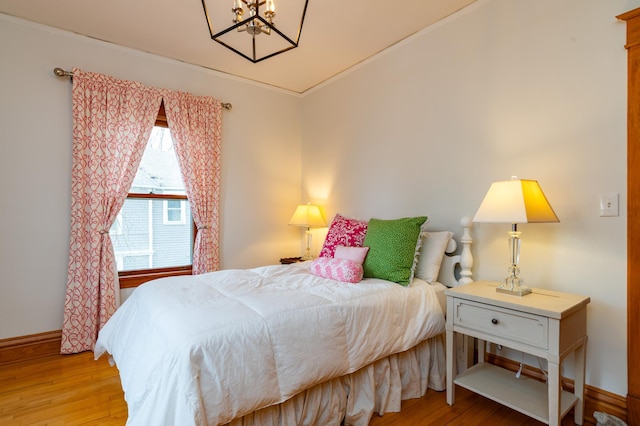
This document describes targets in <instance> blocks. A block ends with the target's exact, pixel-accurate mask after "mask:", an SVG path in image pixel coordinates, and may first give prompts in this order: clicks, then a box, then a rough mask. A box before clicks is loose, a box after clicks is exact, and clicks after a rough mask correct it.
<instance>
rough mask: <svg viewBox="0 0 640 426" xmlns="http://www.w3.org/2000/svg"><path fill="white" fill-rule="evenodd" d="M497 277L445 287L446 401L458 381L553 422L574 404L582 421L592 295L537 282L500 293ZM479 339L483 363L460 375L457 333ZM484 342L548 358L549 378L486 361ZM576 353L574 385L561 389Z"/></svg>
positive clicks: (578, 420)
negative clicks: (520, 292)
mask: <svg viewBox="0 0 640 426" xmlns="http://www.w3.org/2000/svg"><path fill="white" fill-rule="evenodd" d="M498 285H499V283H497V282H489V281H476V282H472V283H470V284H466V285H463V286H459V287H454V288H451V289H448V290H447V291H446V295H447V325H446V330H447V403H448V404H449V405H453V403H454V399H455V386H454V384H455V385H458V386H462V387H463V388H466V389H469V390H471V391H473V392H476V393H478V394H480V395H483V396H485V397H487V398H489V399H492V400H494V401H496V402H499V403H501V404H504V405H506V406H507V407H510V408H513V409H514V410H517V411H519V412H521V413H523V414H526V415H528V416H530V417H533V418H534V419H536V420H539V421H541V422H544V423H547V424H549V425H560V420H561V419H562V417H564V415H565V414H567V412H568V411H569V410H571V408H572V407H573V408H574V420H575V423H576V424H582V422H583V417H584V416H583V410H584V376H585V361H586V351H585V347H586V343H587V304H588V303H589V302H590V299H589V298H588V297H584V296H577V295H572V294H567V293H560V292H556V291H551V290H542V289H533V292H532V293H531V294H529V295H526V296H522V297H518V296H513V295H509V294H503V293H498V292H496V287H497V286H498ZM457 334H462V335H466V336H470V337H474V338H477V339H478V363H477V364H476V365H474V366H472V367H470V368H468V369H466V370H465V371H462V372H460V374H456V371H455V363H454V360H455V359H456V356H457V354H456V351H457V345H456V344H455V342H456V335H457ZM485 341H486V342H492V343H495V344H498V345H502V346H505V347H508V348H512V349H515V350H517V351H521V352H524V353H527V354H531V355H534V356H537V357H540V358H543V359H545V360H547V369H548V372H547V376H548V379H547V384H545V383H542V382H540V381H538V380H535V379H531V378H528V377H524V376H521V377H520V378H519V379H518V378H516V377H515V376H516V375H515V373H513V372H512V371H509V370H506V369H503V368H501V367H497V366H495V365H493V364H489V363H486V362H484V355H485V353H484V351H485ZM572 353H575V355H574V381H575V385H574V392H573V393H570V392H567V391H564V390H562V389H561V384H560V383H561V382H560V369H561V366H562V361H563V360H564V358H565V357H566V356H567V355H569V354H572Z"/></svg>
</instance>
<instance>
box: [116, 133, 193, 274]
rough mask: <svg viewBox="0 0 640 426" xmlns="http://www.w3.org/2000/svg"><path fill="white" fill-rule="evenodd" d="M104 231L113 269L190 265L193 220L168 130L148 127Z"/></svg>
mask: <svg viewBox="0 0 640 426" xmlns="http://www.w3.org/2000/svg"><path fill="white" fill-rule="evenodd" d="M109 233H110V235H111V239H112V241H113V248H114V252H115V257H116V264H117V267H118V271H123V272H125V271H140V270H150V269H158V268H172V267H184V266H188V265H191V260H192V248H193V220H192V218H191V210H190V208H189V201H188V200H187V197H186V192H185V188H184V183H183V181H182V176H181V174H180V167H179V166H178V161H177V158H176V154H175V151H174V147H173V140H172V139H171V133H170V131H169V129H168V128H166V127H159V126H156V127H154V128H153V131H152V132H151V136H150V138H149V142H148V143H147V147H146V149H145V152H144V155H143V157H142V161H141V162H140V166H139V167H138V172H137V174H136V177H135V179H134V180H133V184H132V185H131V189H130V190H129V196H128V197H127V200H126V201H125V203H124V206H123V207H122V210H121V211H120V213H119V214H118V217H117V219H116V221H115V222H114V223H113V225H112V227H111V230H110V232H109Z"/></svg>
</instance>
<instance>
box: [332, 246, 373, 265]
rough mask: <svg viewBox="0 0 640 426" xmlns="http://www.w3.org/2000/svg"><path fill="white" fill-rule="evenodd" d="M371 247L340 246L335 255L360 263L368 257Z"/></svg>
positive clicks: (337, 257) (338, 257)
mask: <svg viewBox="0 0 640 426" xmlns="http://www.w3.org/2000/svg"><path fill="white" fill-rule="evenodd" d="M368 252H369V247H347V246H338V247H336V251H335V253H334V255H333V257H335V258H336V259H349V260H353V261H354V262H356V263H357V264H358V265H362V264H363V263H364V258H365V257H367V253H368Z"/></svg>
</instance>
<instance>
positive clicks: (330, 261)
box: [309, 257, 363, 284]
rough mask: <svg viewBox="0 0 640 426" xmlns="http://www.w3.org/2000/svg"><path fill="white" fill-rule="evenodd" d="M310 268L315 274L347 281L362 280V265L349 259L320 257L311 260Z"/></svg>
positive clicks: (353, 282) (355, 281) (356, 281)
mask: <svg viewBox="0 0 640 426" xmlns="http://www.w3.org/2000/svg"><path fill="white" fill-rule="evenodd" d="M309 270H310V271H311V273H312V274H313V275H317V276H319V277H323V278H329V279H330V280H336V281H342V282H345V283H352V284H355V283H358V282H360V280H362V275H363V271H362V265H360V264H358V263H357V262H354V261H353V260H349V259H334V258H331V257H318V258H316V259H314V260H313V261H312V262H311V265H309Z"/></svg>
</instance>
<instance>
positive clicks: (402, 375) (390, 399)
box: [228, 334, 446, 426]
mask: <svg viewBox="0 0 640 426" xmlns="http://www.w3.org/2000/svg"><path fill="white" fill-rule="evenodd" d="M318 355H319V356H321V354H318ZM445 382H446V380H445V350H444V334H440V335H438V336H436V337H433V338H431V339H428V340H425V341H423V342H422V343H420V344H418V345H417V346H415V347H413V348H412V349H409V350H407V351H404V352H401V353H399V354H394V355H390V356H388V357H386V358H382V359H380V360H378V361H376V362H374V363H372V364H369V365H367V366H365V367H363V368H361V369H360V370H358V371H356V372H355V373H352V374H349V375H346V376H343V377H338V378H335V379H332V380H329V381H326V382H324V383H320V384H318V385H316V386H313V387H312V388H310V389H307V390H306V391H303V392H301V393H299V394H297V395H296V396H294V397H293V398H291V399H289V400H287V401H285V402H283V403H282V404H278V405H273V406H271V407H266V408H263V409H261V410H258V411H255V412H253V413H250V414H247V415H246V416H243V417H240V418H238V419H235V420H233V421H232V422H230V423H228V425H229V426H253V425H261V426H298V425H318V424H321V425H336V426H339V425H341V424H344V425H354V426H366V425H368V424H369V422H370V420H371V418H372V416H373V414H374V413H377V414H379V415H383V414H384V413H391V412H399V411H400V404H401V401H402V400H405V399H412V398H420V397H422V396H424V394H425V393H426V392H427V388H430V389H433V390H436V391H442V390H444V389H445ZM343 420H344V423H343Z"/></svg>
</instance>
